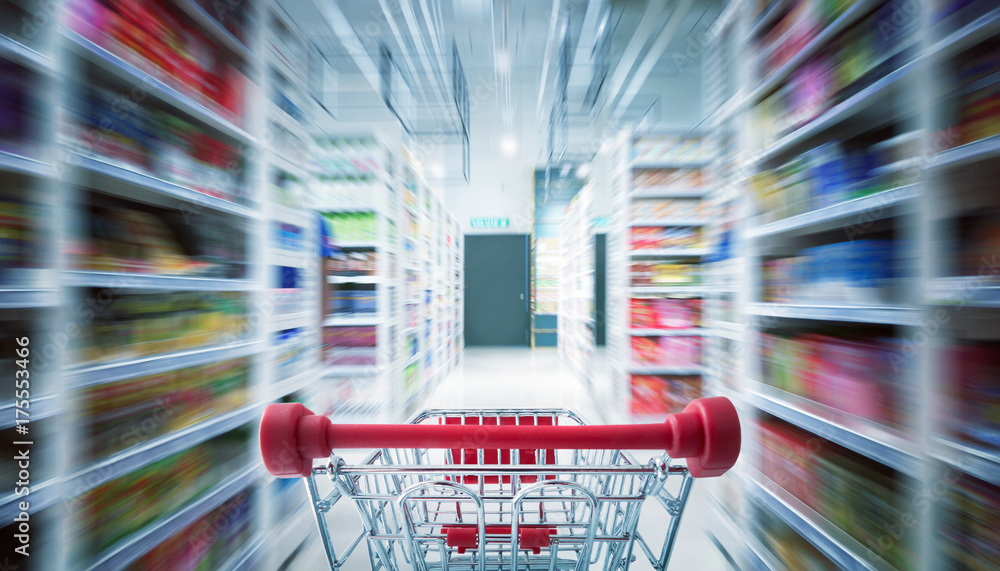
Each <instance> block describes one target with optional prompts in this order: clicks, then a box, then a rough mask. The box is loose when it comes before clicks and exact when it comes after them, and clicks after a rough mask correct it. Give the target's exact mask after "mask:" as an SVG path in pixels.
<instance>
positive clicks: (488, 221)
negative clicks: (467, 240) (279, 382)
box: [472, 218, 510, 228]
mask: <svg viewBox="0 0 1000 571" xmlns="http://www.w3.org/2000/svg"><path fill="white" fill-rule="evenodd" d="M472 227H473V228H508V227H510V218H473V219H472Z"/></svg>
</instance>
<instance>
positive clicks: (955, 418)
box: [943, 342, 1000, 450]
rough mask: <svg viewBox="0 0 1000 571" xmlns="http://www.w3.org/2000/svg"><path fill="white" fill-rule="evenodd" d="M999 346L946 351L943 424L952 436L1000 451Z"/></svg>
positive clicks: (982, 344) (969, 345)
mask: <svg viewBox="0 0 1000 571" xmlns="http://www.w3.org/2000/svg"><path fill="white" fill-rule="evenodd" d="M998 350H1000V344H997V343H987V342H979V343H972V342H967V343H963V344H961V345H954V346H952V347H950V348H949V352H948V356H949V358H948V360H947V361H946V367H947V368H946V370H948V371H949V372H950V373H951V375H950V377H949V382H948V383H947V384H946V391H947V393H946V394H947V396H948V397H949V400H950V401H951V407H950V408H949V409H948V410H947V411H946V412H945V415H944V418H943V420H944V423H945V426H947V427H948V428H949V431H950V432H951V434H952V435H954V436H956V437H957V438H958V439H960V440H963V441H966V442H970V443H973V444H976V445H982V446H986V447H988V448H991V449H994V450H1000V385H998V383H997V379H998V378H1000V376H998V375H1000V352H998Z"/></svg>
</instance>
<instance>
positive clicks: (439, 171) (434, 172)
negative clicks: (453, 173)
mask: <svg viewBox="0 0 1000 571" xmlns="http://www.w3.org/2000/svg"><path fill="white" fill-rule="evenodd" d="M428 170H429V171H430V175H431V177H433V178H444V167H443V166H441V163H433V164H431V165H430V167H428Z"/></svg>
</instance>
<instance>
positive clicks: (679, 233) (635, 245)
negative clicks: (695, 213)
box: [630, 226, 701, 250]
mask: <svg viewBox="0 0 1000 571" xmlns="http://www.w3.org/2000/svg"><path fill="white" fill-rule="evenodd" d="M630 243H631V247H632V249H633V250H662V249H674V248H676V249H692V248H697V247H699V246H700V245H701V229H700V228H698V227H695V226H671V227H663V226H636V227H634V228H632V233H631V240H630Z"/></svg>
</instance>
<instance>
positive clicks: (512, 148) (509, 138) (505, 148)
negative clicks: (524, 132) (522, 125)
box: [500, 135, 517, 157]
mask: <svg viewBox="0 0 1000 571" xmlns="http://www.w3.org/2000/svg"><path fill="white" fill-rule="evenodd" d="M500 151H501V152H503V154H505V155H507V156H508V157H512V156H514V153H516V152H517V141H516V140H515V139H514V136H513V135H504V136H503V138H502V139H500Z"/></svg>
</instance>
